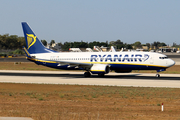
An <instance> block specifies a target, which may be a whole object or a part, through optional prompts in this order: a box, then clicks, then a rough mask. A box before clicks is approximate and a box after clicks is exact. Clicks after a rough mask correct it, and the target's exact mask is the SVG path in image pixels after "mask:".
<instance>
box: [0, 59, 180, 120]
mask: <svg viewBox="0 0 180 120" xmlns="http://www.w3.org/2000/svg"><path fill="white" fill-rule="evenodd" d="M0 66H1V67H0V69H1V70H4V69H6V70H56V69H51V68H47V67H44V66H38V65H36V64H34V63H21V64H18V65H15V64H14V63H0ZM176 71H178V72H176ZM179 71H180V67H179V66H173V67H171V68H169V69H168V70H167V71H166V72H167V73H179ZM135 72H136V71H135ZM150 72H151V71H150ZM179 93H180V89H177V88H143V87H108V86H82V85H81V86H80V85H46V84H43V85H40V84H6V83H0V116H8V117H11V116H14V117H31V118H33V119H34V120H94V119H95V120H117V119H151V120H152V119H157V120H159V119H180V95H179ZM162 102H163V103H164V112H161V111H160V109H161V103H162Z"/></svg>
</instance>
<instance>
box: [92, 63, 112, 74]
mask: <svg viewBox="0 0 180 120" xmlns="http://www.w3.org/2000/svg"><path fill="white" fill-rule="evenodd" d="M90 71H91V73H92V74H100V73H103V74H107V73H109V71H110V67H109V65H105V64H94V65H93V66H92V67H91V69H90Z"/></svg>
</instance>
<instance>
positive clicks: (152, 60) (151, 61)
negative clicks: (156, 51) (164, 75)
mask: <svg viewBox="0 0 180 120" xmlns="http://www.w3.org/2000/svg"><path fill="white" fill-rule="evenodd" d="M153 63H154V59H153V56H151V57H150V64H153Z"/></svg>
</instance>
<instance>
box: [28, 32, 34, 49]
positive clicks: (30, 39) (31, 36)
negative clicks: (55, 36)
mask: <svg viewBox="0 0 180 120" xmlns="http://www.w3.org/2000/svg"><path fill="white" fill-rule="evenodd" d="M26 35H27V41H28V49H29V48H30V47H31V46H32V45H34V43H35V42H36V36H34V35H33V34H26Z"/></svg>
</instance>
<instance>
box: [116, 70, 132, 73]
mask: <svg viewBox="0 0 180 120" xmlns="http://www.w3.org/2000/svg"><path fill="white" fill-rule="evenodd" d="M131 71H132V70H115V72H116V73H130V72H131Z"/></svg>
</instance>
